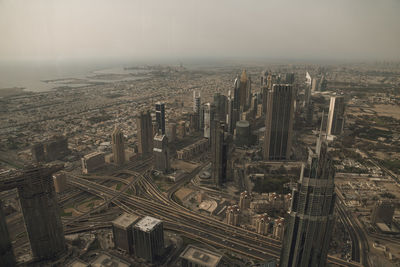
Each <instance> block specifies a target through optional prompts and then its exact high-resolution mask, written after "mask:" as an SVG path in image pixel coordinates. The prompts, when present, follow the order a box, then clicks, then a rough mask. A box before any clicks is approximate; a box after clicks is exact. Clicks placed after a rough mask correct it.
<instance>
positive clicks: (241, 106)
mask: <svg viewBox="0 0 400 267" xmlns="http://www.w3.org/2000/svg"><path fill="white" fill-rule="evenodd" d="M235 87H236V88H237V89H238V92H237V94H235V98H236V97H238V99H237V105H236V108H237V109H238V110H239V111H241V112H243V111H246V110H247V109H248V108H249V107H250V95H251V79H250V78H249V77H248V76H247V73H246V70H243V71H242V74H241V75H240V80H238V78H236V80H235ZM236 88H235V89H236Z"/></svg>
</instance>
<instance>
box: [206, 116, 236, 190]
mask: <svg viewBox="0 0 400 267" xmlns="http://www.w3.org/2000/svg"><path fill="white" fill-rule="evenodd" d="M224 128H225V125H224V123H222V122H220V121H215V120H214V121H212V127H211V129H212V133H211V172H212V173H211V175H212V178H213V180H214V184H215V185H216V186H221V185H222V184H223V183H225V182H226V180H227V169H229V168H228V163H229V162H230V160H231V158H230V157H231V154H232V151H231V148H232V135H230V134H229V133H225V132H224Z"/></svg>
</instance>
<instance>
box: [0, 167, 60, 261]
mask: <svg viewBox="0 0 400 267" xmlns="http://www.w3.org/2000/svg"><path fill="white" fill-rule="evenodd" d="M60 169H61V168H60V167H59V166H58V167H51V168H47V167H45V168H43V167H40V166H33V167H29V168H28V169H25V170H23V171H14V172H10V173H7V174H5V175H4V176H3V175H2V176H1V178H0V191H3V190H10V189H13V188H17V190H18V196H19V201H20V206H21V211H22V215H23V218H24V222H25V229H26V232H27V234H28V240H29V243H30V247H31V251H32V256H33V259H35V260H37V261H40V260H45V259H53V258H55V257H57V256H59V255H60V254H62V253H63V252H64V251H65V249H66V245H65V239H64V231H63V226H62V222H61V217H60V209H59V206H58V203H57V195H56V193H55V191H54V184H53V177H52V174H53V173H54V172H56V171H59V170H60ZM3 218H5V217H3V216H0V249H1V250H0V252H2V253H1V254H0V256H1V257H0V263H1V262H2V261H3V259H2V258H3V256H6V255H8V257H7V258H5V260H7V261H10V257H11V255H9V250H8V248H9V242H7V240H8V237H7V235H8V233H7V231H6V228H4V225H3V223H4V221H3ZM1 266H3V265H1ZM4 266H9V265H7V264H6V265H4ZM11 266H12V265H11Z"/></svg>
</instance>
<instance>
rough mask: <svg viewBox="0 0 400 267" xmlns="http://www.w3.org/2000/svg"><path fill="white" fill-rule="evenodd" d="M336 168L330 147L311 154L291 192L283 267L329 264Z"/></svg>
mask: <svg viewBox="0 0 400 267" xmlns="http://www.w3.org/2000/svg"><path fill="white" fill-rule="evenodd" d="M334 177H335V168H334V164H333V160H332V159H331V157H330V156H329V154H328V145H327V143H326V142H325V141H323V142H322V143H321V146H320V153H319V154H314V153H310V155H309V159H308V162H307V165H306V166H305V165H303V166H302V170H301V175H300V179H299V181H298V183H297V186H296V187H295V188H294V189H293V192H292V196H293V199H292V202H291V207H290V210H289V215H288V223H287V225H286V226H285V235H284V241H283V246H282V252H281V260H280V266H281V267H299V266H300V267H323V266H325V265H326V257H327V254H328V249H329V243H330V239H331V233H332V228H333V223H334V213H333V212H334V206H335V200H336V194H335V183H334Z"/></svg>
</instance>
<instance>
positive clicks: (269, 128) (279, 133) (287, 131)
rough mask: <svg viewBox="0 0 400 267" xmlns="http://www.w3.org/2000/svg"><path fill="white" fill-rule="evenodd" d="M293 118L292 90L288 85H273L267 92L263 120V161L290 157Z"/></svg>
mask: <svg viewBox="0 0 400 267" xmlns="http://www.w3.org/2000/svg"><path fill="white" fill-rule="evenodd" d="M293 116H294V90H293V87H292V86H291V85H288V84H274V85H273V86H272V89H270V90H268V95H267V112H266V120H265V137H264V151H263V152H264V159H265V160H285V159H289V157H290V150H291V147H292V131H293V129H292V128H293V119H294V118H293Z"/></svg>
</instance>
